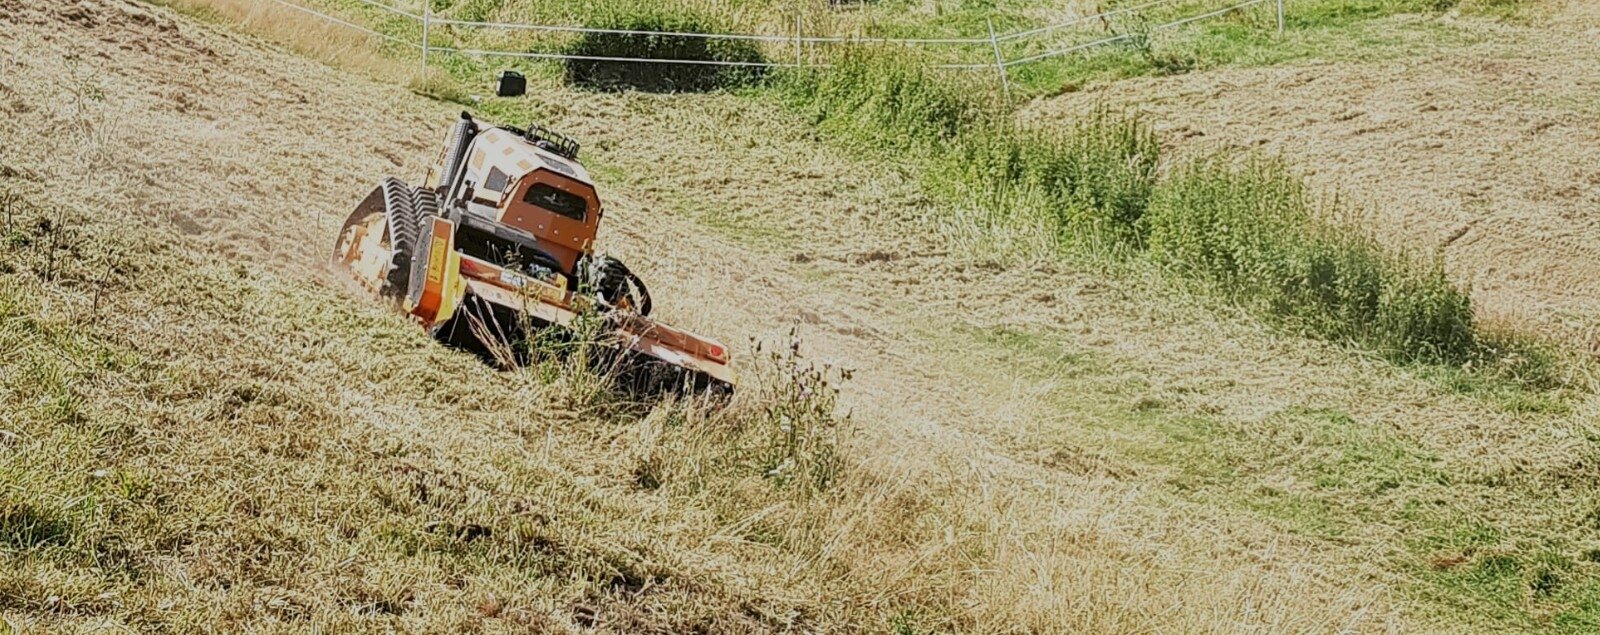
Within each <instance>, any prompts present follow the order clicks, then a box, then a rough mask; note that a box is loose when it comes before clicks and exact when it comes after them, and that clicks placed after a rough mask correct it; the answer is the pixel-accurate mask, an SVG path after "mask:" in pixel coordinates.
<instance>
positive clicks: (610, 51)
mask: <svg viewBox="0 0 1600 635" xmlns="http://www.w3.org/2000/svg"><path fill="white" fill-rule="evenodd" d="M587 26H589V27H591V28H598V29H615V30H622V31H656V32H670V33H720V32H724V31H725V30H726V29H724V28H723V26H722V25H721V23H720V22H718V21H716V20H713V19H711V18H708V17H705V16H701V15H697V14H695V13H692V12H688V11H686V10H683V9H670V8H666V7H661V6H656V5H650V6H649V7H642V8H638V9H629V10H615V11H611V12H606V13H601V14H600V15H598V16H596V17H593V18H591V19H590V20H588V22H587ZM565 52H566V54H568V55H580V56H585V57H605V58H630V59H657V60H696V61H717V62H742V63H759V62H763V61H765V58H764V57H763V56H762V54H761V49H759V48H758V47H756V45H755V44H754V43H753V42H750V41H745V40H713V39H708V38H700V37H685V36H676V35H637V34H631V33H585V34H583V35H582V36H581V37H579V38H578V39H577V40H576V41H574V43H573V44H572V45H570V46H568V47H566V49H565ZM564 66H565V73H566V79H567V83H569V84H572V85H574V86H581V87H584V88H590V89H595V90H604V91H623V90H638V91H646V92H657V93H679V92H708V91H712V90H717V89H723V88H735V87H739V86H744V85H748V84H750V83H752V82H755V81H757V80H759V79H761V78H762V77H763V76H764V74H765V73H764V71H765V70H766V69H765V67H760V66H721V65H711V64H693V63H683V64H674V63H670V62H631V61H605V60H577V59H568V60H566V61H565V65H564Z"/></svg>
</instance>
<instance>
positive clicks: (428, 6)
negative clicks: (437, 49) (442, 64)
mask: <svg viewBox="0 0 1600 635" xmlns="http://www.w3.org/2000/svg"><path fill="white" fill-rule="evenodd" d="M432 23H433V0H422V74H423V75H427V74H428V27H429V26H432Z"/></svg>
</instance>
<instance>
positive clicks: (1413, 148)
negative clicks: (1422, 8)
mask: <svg viewBox="0 0 1600 635" xmlns="http://www.w3.org/2000/svg"><path fill="white" fill-rule="evenodd" d="M1440 19H1441V20H1449V19H1451V18H1448V17H1445V18H1440ZM1551 23H1552V24H1556V25H1561V26H1559V27H1556V28H1555V29H1554V30H1552V29H1551V28H1550V27H1540V28H1524V27H1518V26H1513V25H1507V24H1493V23H1477V22H1472V23H1466V24H1464V25H1457V26H1460V27H1461V28H1467V29H1473V30H1475V31H1478V32H1479V33H1478V35H1481V36H1482V38H1481V39H1480V40H1479V41H1478V43H1476V44H1472V45H1469V46H1467V47H1465V48H1464V49H1451V50H1448V51H1436V50H1419V51H1417V53H1416V54H1414V55H1412V56H1410V57H1405V58H1401V59H1392V60H1385V61H1374V62H1359V63H1357V62H1339V63H1332V62H1312V63H1306V64H1300V65H1296V66H1290V67H1280V68H1256V69H1227V70H1218V71H1212V72H1203V73H1193V74H1188V75H1184V76H1180V77H1172V78H1155V79H1141V80H1134V81H1126V82H1119V83H1115V84H1110V85H1101V86H1096V87H1092V88H1091V89H1089V90H1086V91H1084V92H1081V93H1076V94H1071V95H1066V96H1062V97H1058V98H1054V99H1051V100H1046V101H1042V102H1040V103H1036V104H1033V105H1032V106H1031V107H1030V108H1029V109H1028V111H1027V113H1026V116H1028V117H1031V118H1037V119H1043V120H1061V119H1067V118H1070V117H1072V116H1074V115H1075V114H1076V113H1080V112H1083V111H1084V110H1086V109H1088V108H1091V107H1093V106H1095V105H1098V104H1103V103H1109V104H1113V105H1118V106H1125V107H1128V108H1131V109H1134V110H1137V111H1141V112H1145V113H1149V114H1150V115H1151V119H1152V121H1154V122H1156V124H1157V125H1158V126H1159V128H1160V130H1161V131H1162V133H1163V135H1164V138H1165V140H1166V141H1167V142H1168V143H1169V144H1170V145H1172V146H1174V147H1176V148H1177V149H1178V150H1179V152H1178V153H1177V154H1179V155H1183V154H1191V153H1199V152H1206V151H1210V150H1214V149H1218V148H1231V149H1248V150H1258V151H1262V152H1265V153H1268V154H1277V155H1282V156H1284V157H1287V158H1288V159H1290V160H1291V161H1292V162H1293V163H1294V164H1295V165H1296V166H1297V167H1298V169H1299V170H1301V171H1302V172H1304V173H1305V174H1307V175H1308V176H1309V177H1310V178H1311V179H1312V181H1313V182H1314V183H1316V184H1317V185H1318V186H1320V187H1321V188H1322V189H1323V190H1324V191H1325V192H1327V193H1330V194H1334V193H1337V194H1338V195H1339V196H1341V197H1342V198H1345V199H1346V200H1347V201H1349V202H1351V203H1354V204H1355V206H1356V207H1358V208H1359V209H1361V210H1364V212H1363V213H1364V214H1365V215H1366V218H1364V219H1363V220H1362V222H1364V223H1365V224H1366V226H1367V227H1369V228H1370V229H1371V230H1372V231H1373V233H1374V234H1376V235H1378V236H1379V237H1380V238H1382V239H1384V240H1386V241H1387V242H1389V243H1390V244H1391V245H1393V246H1395V247H1396V248H1400V249H1406V250H1411V251H1413V252H1415V253H1420V254H1422V255H1424V256H1426V255H1431V254H1432V253H1442V254H1443V255H1444V257H1445V261H1446V263H1447V265H1448V267H1449V269H1450V270H1451V272H1452V274H1453V275H1454V277H1455V279H1456V280H1457V281H1458V282H1459V283H1460V284H1461V285H1462V286H1464V287H1467V288H1470V289H1471V290H1472V292H1473V296H1474V298H1475V300H1476V301H1477V302H1478V307H1479V310H1480V313H1481V314H1482V315H1483V316H1484V317H1485V318H1487V319H1489V320H1491V321H1493V322H1497V323H1503V324H1508V325H1514V326H1518V327H1521V328H1526V327H1529V326H1532V327H1533V328H1535V329H1537V330H1539V331H1542V332H1545V333H1548V334H1552V335H1555V336H1558V337H1561V338H1563V339H1568V340H1575V341H1578V342H1581V343H1582V344H1583V345H1585V346H1588V347H1591V348H1592V349H1593V350H1594V351H1595V352H1600V101H1597V100H1596V97H1595V96H1596V95H1597V94H1600V36H1597V35H1600V30H1597V28H1600V17H1596V14H1595V12H1594V11H1593V9H1592V8H1588V7H1584V6H1579V5H1574V6H1573V7H1571V8H1570V9H1569V10H1568V11H1566V12H1565V13H1562V14H1561V15H1560V16H1558V17H1557V18H1556V19H1553V20H1551Z"/></svg>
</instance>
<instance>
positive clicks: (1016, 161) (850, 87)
mask: <svg viewBox="0 0 1600 635" xmlns="http://www.w3.org/2000/svg"><path fill="white" fill-rule="evenodd" d="M972 81H973V80H970V79H966V78H962V77H954V76H949V77H947V76H945V75H944V74H943V73H942V72H940V71H937V70H933V69H932V65H931V64H928V63H925V60H920V59H917V58H915V57H912V56H908V55H904V54H900V53H892V52H891V53H885V52H881V51H877V50H873V49H862V50H858V51H853V52H851V53H849V54H847V55H845V56H844V57H843V58H842V59H841V60H840V61H839V62H838V63H837V64H835V65H834V67H832V68H830V69H826V70H814V69H806V70H800V71H796V72H791V73H785V75H784V79H783V81H781V82H779V86H780V87H781V88H782V89H783V92H784V94H785V95H787V96H788V98H789V99H790V101H791V103H792V104H793V105H794V106H795V107H796V108H797V109H798V110H800V111H801V112H803V113H805V114H808V115H809V116H810V117H811V118H812V119H813V120H814V121H815V123H817V124H818V125H819V126H820V127H821V128H822V129H823V130H824V131H827V132H829V133H831V134H834V135H837V136H840V137H842V138H844V139H845V140H846V141H847V142H851V143H853V144H855V145H859V146H863V147H865V148H867V149H871V150H877V151H885V152H889V153H893V154H896V155H901V156H906V155H909V156H911V157H913V158H915V159H918V160H920V161H921V162H922V163H923V165H924V174H925V175H926V178H927V187H928V189H929V190H930V191H931V192H933V193H935V194H936V195H938V196H940V197H942V198H944V199H946V200H948V201H952V202H954V203H956V204H957V207H958V209H963V210H964V209H973V210H977V215H976V219H977V220H976V222H974V223H973V224H974V225H975V226H976V227H977V228H978V233H979V234H980V235H982V234H985V233H988V234H990V235H999V234H1001V233H1006V232H1012V233H1014V232H1015V231H1016V229H1015V228H1018V227H1022V228H1026V229H1027V231H1028V232H1031V233H1032V234H1045V233H1048V234H1049V235H1048V236H1043V240H1042V241H1039V242H1044V243H1046V244H1047V245H1049V248H1051V249H1055V250H1062V249H1064V250H1067V251H1078V252H1090V253H1100V252H1110V253H1115V254H1138V253H1143V254H1145V255H1147V256H1148V257H1150V258H1151V259H1153V260H1155V261H1156V262H1159V263H1163V264H1165V265H1168V266H1171V267H1172V268H1173V269H1175V270H1177V271H1179V272H1181V273H1182V274H1184V275H1186V276H1189V277H1192V278H1195V279H1200V280H1204V281H1207V282H1210V283H1213V284H1215V286H1216V287H1217V288H1218V289H1220V290H1221V291H1222V292H1223V293H1224V294H1226V295H1228V296H1230V297H1231V298H1232V299H1234V300H1236V301H1238V302H1240V303H1241V304H1244V305H1246V306H1248V307H1250V308H1252V309H1255V310H1257V311H1258V312H1259V313H1262V314H1265V315H1267V316H1270V317H1273V318H1277V319H1282V320H1283V321H1285V322H1288V323H1290V324H1292V325H1294V326H1296V327H1298V328H1302V329H1303V330H1304V331H1306V332H1308V333H1311V334H1314V335H1317V336H1320V337H1324V338H1327V339H1330V340H1333V341H1340V342H1353V343H1358V344H1360V345H1362V346H1366V347H1370V348H1372V349H1374V350H1376V351H1378V352H1380V353H1382V354H1383V355H1385V356H1387V357H1389V358H1392V359H1396V360H1404V361H1418V362H1426V363H1447V364H1454V365H1463V364H1467V363H1468V362H1474V363H1479V364H1481V363H1482V362H1486V361H1489V360H1491V359H1493V358H1494V350H1496V347H1494V346H1488V345H1484V344H1483V343H1482V342H1480V340H1481V339H1482V338H1481V337H1480V334H1479V332H1478V330H1477V327H1476V325H1475V324H1474V321H1473V311H1472V305H1471V301H1470V298H1469V297H1468V296H1467V294H1466V293H1464V292H1462V291H1460V290H1458V289H1456V288H1455V287H1453V286H1452V285H1451V284H1450V283H1449V280H1448V279H1447V277H1446V276H1445V273H1444V271H1443V267H1442V265H1441V264H1440V263H1438V262H1436V261H1433V260H1427V259H1417V258H1414V257H1412V256H1411V255H1407V254H1395V253H1392V252H1389V251H1387V250H1386V249H1384V248H1383V247H1382V246H1381V245H1379V244H1378V242H1377V241H1375V240H1373V239H1372V238H1371V237H1369V236H1366V235H1364V234H1362V233H1361V232H1359V231H1357V230H1354V229H1350V228H1346V227H1343V226H1341V225H1339V224H1337V223H1335V222H1333V221H1331V220H1330V218H1331V214H1330V213H1326V212H1337V211H1338V210H1337V209H1331V210H1322V209H1318V207H1317V204H1316V203H1315V202H1314V201H1313V200H1312V197H1311V196H1310V195H1309V194H1308V193H1307V191H1306V188H1305V185H1304V184H1303V182H1302V181H1301V180H1300V179H1299V178H1298V177H1296V176H1294V175H1293V174H1292V173H1291V172H1290V171H1289V170H1288V169H1287V168H1285V167H1284V166H1282V165H1281V164H1279V163H1277V162H1273V161H1254V162H1252V163H1249V164H1247V165H1245V166H1243V167H1236V166H1234V165H1232V164H1230V163H1228V162H1226V161H1223V160H1217V159H1214V160H1206V161H1197V162H1194V163H1192V164H1189V165H1187V166H1184V167H1181V168H1179V169H1177V170H1175V171H1173V173H1172V174H1170V175H1168V176H1166V177H1161V176H1160V174H1159V173H1160V170H1159V169H1158V168H1160V166H1161V146H1160V142H1159V140H1158V139H1157V138H1156V136H1155V134H1154V132H1153V131H1152V130H1151V129H1150V128H1149V127H1148V126H1147V125H1146V124H1145V123H1144V122H1142V121H1140V120H1139V119H1138V118H1137V117H1130V116H1120V115H1117V114H1115V113H1110V112H1106V111H1099V112H1096V113H1094V114H1092V115H1090V116H1087V117H1085V118H1083V119H1082V120H1080V121H1078V122H1077V123H1076V124H1074V125H1072V126H1070V127H1062V126H1027V125H1023V124H1019V123H1017V122H1016V121H1015V119H1014V118H1013V117H1012V116H1011V114H1010V112H1009V109H1007V108H1005V107H1004V105H1003V104H1002V103H1000V102H999V101H998V100H996V99H994V98H993V94H994V92H993V91H991V90H985V89H983V88H982V87H979V86H977V85H972V84H971V82H972ZM1007 235H1008V236H1009V235H1010V234H1009V233H1007ZM996 242H998V241H996ZM1027 244H1034V241H1033V239H1029V241H1028V242H1027Z"/></svg>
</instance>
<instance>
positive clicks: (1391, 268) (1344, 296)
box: [1141, 158, 1476, 363]
mask: <svg viewBox="0 0 1600 635" xmlns="http://www.w3.org/2000/svg"><path fill="white" fill-rule="evenodd" d="M1315 205H1316V204H1315V202H1314V201H1313V200H1312V198H1311V197H1310V195H1309V194H1308V193H1307V192H1306V188H1305V185H1304V184H1303V182H1302V181H1301V180H1300V179H1299V178H1297V177H1295V176H1294V175H1292V174H1291V173H1290V172H1289V171H1288V170H1287V169H1286V168H1285V167H1284V166H1283V165H1282V164H1280V163H1278V162H1273V161H1253V162H1249V163H1245V164H1243V165H1232V164H1230V163H1228V162H1227V161H1225V160H1222V159H1218V158H1213V159H1209V160H1202V161H1196V162H1194V163H1192V164H1189V165H1187V166H1184V167H1181V168H1179V169H1177V170H1176V171H1174V173H1173V174H1171V175H1170V176H1169V177H1168V178H1167V179H1166V180H1165V181H1163V183H1162V184H1161V187H1160V188H1158V189H1157V192H1156V195H1155V197H1154V198H1153V200H1152V201H1151V204H1150V207H1149V209H1148V211H1147V212H1146V214H1145V216H1144V219H1143V221H1142V223H1141V225H1142V226H1143V233H1144V234H1145V235H1146V237H1147V240H1148V246H1149V251H1150V255H1151V256H1152V257H1153V258H1155V259H1156V260H1157V261H1159V262H1162V263H1166V264H1169V265H1171V266H1172V267H1173V268H1174V269H1176V270H1178V271H1181V272H1183V273H1186V274H1189V275H1191V276H1193V277H1195V278H1200V279H1204V280H1209V281H1213V282H1216V283H1218V284H1219V286H1220V287H1221V288H1222V289H1225V290H1227V292H1229V293H1230V294H1232V295H1234V296H1235V297H1237V298H1238V299H1239V300H1240V301H1241V302H1243V303H1246V304H1255V305H1258V306H1259V307H1260V308H1262V309H1264V310H1266V311H1267V312H1269V313H1271V314H1273V315H1277V316H1282V317H1284V318H1286V319H1288V320H1290V321H1292V322H1293V323H1296V324H1298V325H1301V326H1303V327H1305V328H1306V329H1307V330H1309V331H1312V332H1314V333H1317V334H1320V335H1322V336H1324V337H1327V338H1329V339H1333V340H1348V341H1356V342H1361V343H1364V344H1366V345H1367V346H1370V347H1373V348H1376V349H1378V350H1380V351H1381V352H1383V353H1385V354H1387V355H1389V356H1391V357H1397V358H1403V359H1407V360H1422V361H1446V362H1454V363H1461V362H1465V361H1467V360H1468V359H1470V358H1471V356H1472V355H1473V352H1474V350H1475V349H1476V341H1475V339H1476V338H1475V330H1474V326H1473V317H1472V305H1471V302H1470V301H1469V299H1468V298H1467V295H1466V294H1465V293H1463V292H1461V291H1459V290H1457V289H1456V288H1455V287H1453V286H1452V285H1451V284H1450V282H1449V280H1448V279H1447V278H1446V277H1445V274H1444V270H1443V267H1442V266H1441V265H1440V264H1439V263H1437V262H1423V261H1419V260H1416V259H1412V258H1406V257H1402V256H1397V255H1394V254H1392V253H1390V252H1388V251H1386V250H1385V249H1383V248H1382V246H1380V245H1378V244H1377V242H1376V241H1374V240H1373V239H1372V238H1370V237H1369V236H1366V235H1364V234H1362V233H1361V232H1359V231H1357V230H1355V229H1351V228H1348V227H1340V226H1335V225H1331V224H1328V223H1326V222H1323V221H1321V220H1319V217H1320V216H1321V215H1320V214H1318V213H1317V210H1316V207H1315Z"/></svg>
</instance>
